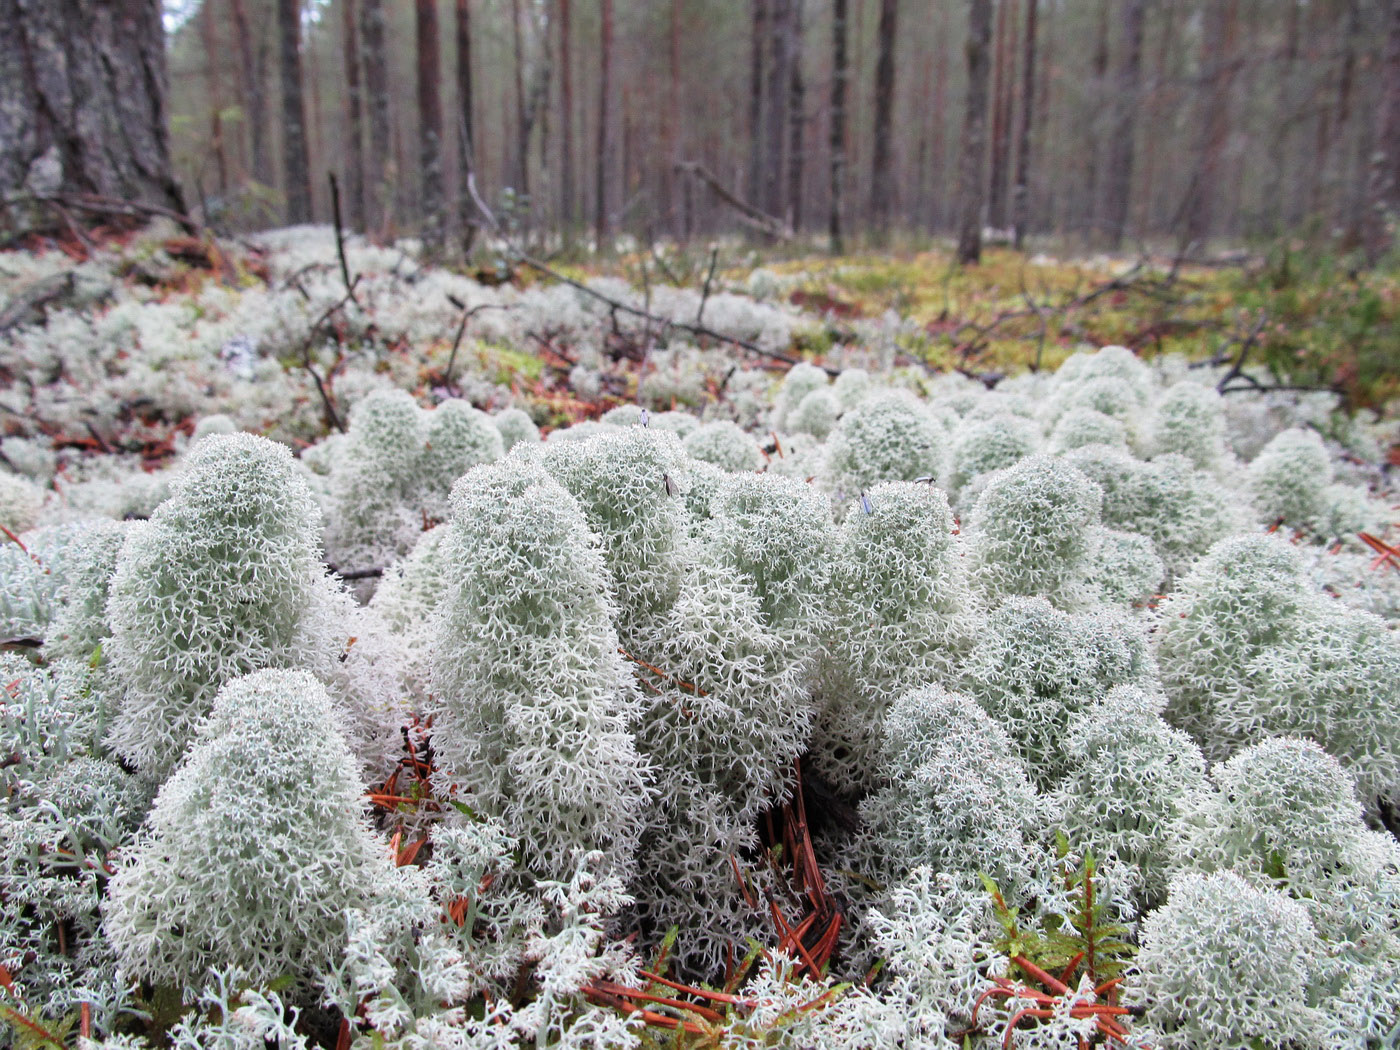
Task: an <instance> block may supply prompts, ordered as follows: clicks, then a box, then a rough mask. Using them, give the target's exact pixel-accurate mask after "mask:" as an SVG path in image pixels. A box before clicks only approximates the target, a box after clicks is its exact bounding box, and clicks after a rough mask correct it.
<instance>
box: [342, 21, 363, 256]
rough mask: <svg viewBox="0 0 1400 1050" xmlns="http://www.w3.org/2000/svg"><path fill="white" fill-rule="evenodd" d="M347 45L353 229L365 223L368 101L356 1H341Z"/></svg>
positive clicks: (348, 213) (348, 190) (349, 218)
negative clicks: (362, 85)
mask: <svg viewBox="0 0 1400 1050" xmlns="http://www.w3.org/2000/svg"><path fill="white" fill-rule="evenodd" d="M341 5H342V13H343V15H344V19H345V21H344V23H343V26H342V29H343V33H344V44H345V106H346V116H347V129H346V130H347V132H348V138H349V141H348V142H346V144H345V196H346V198H347V200H346V203H347V204H348V205H349V207H347V208H346V209H345V224H346V225H347V226H349V227H350V229H352V230H361V229H364V224H365V152H364V104H363V100H362V99H361V97H360V34H359V30H358V26H357V25H356V20H355V0H341Z"/></svg>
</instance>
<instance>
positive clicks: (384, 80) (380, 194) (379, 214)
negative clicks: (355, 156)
mask: <svg viewBox="0 0 1400 1050" xmlns="http://www.w3.org/2000/svg"><path fill="white" fill-rule="evenodd" d="M361 3H362V6H361V8H360V19H361V22H360V40H361V42H362V43H363V46H364V58H365V95H366V98H367V99H368V102H369V167H368V170H367V171H366V179H367V181H368V183H369V187H368V188H369V193H368V196H369V199H370V201H371V204H372V206H371V207H370V208H369V209H368V213H367V214H368V219H369V222H370V224H371V225H372V226H373V227H374V228H375V229H378V230H380V231H383V230H385V229H387V227H388V225H389V222H390V219H391V217H392V214H393V200H394V198H393V192H394V191H393V187H394V185H395V183H396V182H397V181H398V171H397V168H396V166H395V165H394V164H393V163H392V162H391V160H390V158H391V157H392V156H393V154H392V153H391V152H390V150H391V143H390V140H389V59H388V52H387V49H386V40H385V38H386V36H387V33H386V19H385V16H384V0H361Z"/></svg>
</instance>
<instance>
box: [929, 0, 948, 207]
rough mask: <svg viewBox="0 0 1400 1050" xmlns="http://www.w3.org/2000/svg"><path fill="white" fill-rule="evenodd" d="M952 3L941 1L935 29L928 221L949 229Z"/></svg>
mask: <svg viewBox="0 0 1400 1050" xmlns="http://www.w3.org/2000/svg"><path fill="white" fill-rule="evenodd" d="M948 7H949V5H948V4H939V5H938V25H937V28H936V29H935V30H934V38H935V39H936V40H937V42H938V43H937V48H938V53H937V55H936V56H935V58H934V69H933V134H932V136H931V138H930V140H929V150H930V152H931V153H932V154H933V171H934V182H933V189H932V192H931V193H929V202H928V221H929V226H930V228H931V229H933V230H945V229H947V227H948V224H949V223H950V222H951V221H952V209H951V208H950V207H949V206H948V204H949V198H950V197H951V196H952V195H951V194H950V193H948V192H947V186H948V183H949V178H948V146H947V139H948V66H949V64H950V63H951V58H950V50H949V49H950V47H951V46H952V45H951V42H950V40H949V37H950V36H951V34H950V33H949V32H948Z"/></svg>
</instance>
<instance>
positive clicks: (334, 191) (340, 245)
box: [330, 172, 360, 306]
mask: <svg viewBox="0 0 1400 1050" xmlns="http://www.w3.org/2000/svg"><path fill="white" fill-rule="evenodd" d="M330 180H331V217H332V218H333V219H334V220H335V253H336V255H337V256H339V257H340V279H341V280H342V281H344V282H345V292H346V294H347V295H349V296H350V298H351V299H352V300H353V301H354V303H355V305H356V306H358V305H360V303H359V300H358V299H355V286H354V283H353V282H352V281H351V280H350V264H349V263H348V262H346V260H345V228H344V226H343V225H342V223H341V221H340V183H339V182H337V181H336V177H335V172H331V173H330Z"/></svg>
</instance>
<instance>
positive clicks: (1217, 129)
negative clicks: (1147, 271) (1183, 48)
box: [1183, 0, 1320, 247]
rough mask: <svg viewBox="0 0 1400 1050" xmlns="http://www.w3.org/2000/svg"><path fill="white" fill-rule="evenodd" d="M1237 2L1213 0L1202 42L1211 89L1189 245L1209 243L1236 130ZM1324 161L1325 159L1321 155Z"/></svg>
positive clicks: (1191, 202) (1204, 101) (1190, 209)
mask: <svg viewBox="0 0 1400 1050" xmlns="http://www.w3.org/2000/svg"><path fill="white" fill-rule="evenodd" d="M1235 25H1236V0H1210V2H1209V3H1208V4H1207V5H1206V18H1205V23H1204V32H1203V34H1202V41H1203V47H1204V52H1205V53H1204V60H1203V61H1202V63H1201V65H1202V68H1203V70H1204V71H1205V75H1206V76H1207V77H1208V78H1209V87H1208V88H1207V90H1206V91H1205V92H1204V94H1203V95H1202V98H1201V108H1202V113H1201V117H1200V124H1199V138H1198V139H1197V149H1196V170H1195V174H1194V176H1193V178H1192V185H1191V188H1190V191H1189V196H1188V199H1187V207H1186V226H1185V230H1184V233H1183V236H1184V237H1185V240H1186V243H1187V244H1188V245H1191V244H1195V245H1197V246H1198V247H1201V246H1204V244H1205V240H1206V238H1207V237H1208V236H1209V235H1210V232H1211V226H1212V220H1213V218H1214V210H1215V198H1216V195H1217V194H1218V193H1219V187H1220V174H1221V172H1220V169H1221V167H1222V161H1223V159H1224V155H1225V140H1226V137H1227V136H1228V135H1229V132H1230V94H1231V88H1232V87H1233V85H1234V80H1235ZM1319 159H1320V158H1319Z"/></svg>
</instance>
